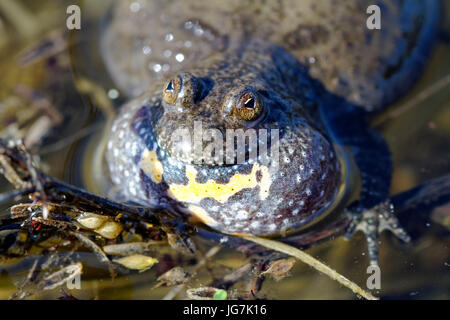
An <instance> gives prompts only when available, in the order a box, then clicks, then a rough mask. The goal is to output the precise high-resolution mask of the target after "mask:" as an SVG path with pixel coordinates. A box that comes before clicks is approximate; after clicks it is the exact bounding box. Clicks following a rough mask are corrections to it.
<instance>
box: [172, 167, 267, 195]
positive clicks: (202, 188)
mask: <svg viewBox="0 0 450 320" xmlns="http://www.w3.org/2000/svg"><path fill="white" fill-rule="evenodd" d="M260 169H261V170H260ZM258 170H260V173H261V180H260V182H258V181H257V179H256V174H257V172H258ZM186 176H187V178H188V180H189V182H188V184H187V185H179V184H172V185H171V186H170V187H169V195H170V196H171V197H172V198H174V199H176V200H178V201H183V202H189V203H199V202H200V201H201V200H202V199H205V198H213V199H215V200H217V201H219V202H221V203H225V202H227V201H228V199H229V198H230V197H231V196H233V195H235V194H236V193H238V192H239V191H241V190H242V189H246V188H249V189H253V188H255V187H256V186H259V187H260V192H259V195H260V198H261V199H262V200H264V199H266V198H267V196H268V195H269V188H270V185H271V183H272V180H271V178H270V173H269V169H268V168H267V167H265V166H261V167H260V166H259V164H255V165H253V168H252V171H251V172H250V173H249V174H240V173H236V174H235V175H233V176H232V177H231V178H230V181H229V182H228V183H226V184H221V183H217V182H215V181H214V180H211V179H210V180H208V181H207V182H206V183H198V182H196V181H195V179H196V177H197V170H196V169H195V168H194V167H192V166H186Z"/></svg>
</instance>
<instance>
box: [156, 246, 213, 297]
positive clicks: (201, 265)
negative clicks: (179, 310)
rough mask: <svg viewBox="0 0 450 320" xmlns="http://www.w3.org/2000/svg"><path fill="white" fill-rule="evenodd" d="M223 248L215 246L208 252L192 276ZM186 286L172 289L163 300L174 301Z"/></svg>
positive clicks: (194, 269) (193, 269) (196, 266)
mask: <svg viewBox="0 0 450 320" xmlns="http://www.w3.org/2000/svg"><path fill="white" fill-rule="evenodd" d="M221 248H222V246H214V247H212V248H211V249H209V250H208V252H207V253H206V254H205V256H204V257H203V259H201V260H200V261H199V262H198V263H197V264H196V265H195V266H194V268H192V272H191V274H194V273H195V272H197V271H198V270H199V269H200V268H201V267H203V266H204V265H205V263H206V261H207V260H208V259H210V258H211V257H213V256H214V255H216V254H217V253H218V252H219V251H220V249H221ZM185 286H186V285H185V284H180V285H178V286H176V287H174V288H172V290H170V291H169V293H167V294H166V295H165V296H164V298H163V299H162V300H172V299H174V298H175V297H176V296H177V294H178V293H179V292H180V291H181V290H183V289H184V287H185Z"/></svg>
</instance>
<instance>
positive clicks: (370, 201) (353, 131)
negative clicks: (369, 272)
mask: <svg viewBox="0 0 450 320" xmlns="http://www.w3.org/2000/svg"><path fill="white" fill-rule="evenodd" d="M334 106H335V107H336V104H334ZM339 108H340V109H341V110H340V111H341V112H337V111H336V110H333V111H332V112H331V110H328V111H327V112H328V115H327V118H328V121H329V123H330V125H331V126H332V128H333V131H334V133H335V134H336V135H337V136H338V140H339V141H340V143H342V144H343V145H346V146H348V147H350V148H351V150H352V154H353V157H354V160H355V162H356V164H357V166H358V168H359V172H360V175H361V193H360V196H359V199H358V200H357V201H356V202H355V203H353V204H352V205H350V206H349V207H348V208H347V209H346V214H347V215H348V216H349V218H350V220H351V222H350V224H349V226H348V228H347V230H346V238H350V237H351V236H352V235H353V234H354V233H355V232H356V231H362V232H364V234H365V236H366V240H367V246H368V252H369V259H370V264H374V265H377V264H378V246H379V240H378V238H379V234H380V232H382V231H384V230H390V231H391V232H392V233H393V234H394V235H395V236H397V237H398V238H400V239H402V240H403V241H405V242H408V241H409V240H410V237H409V236H408V234H407V233H406V232H405V231H404V230H403V229H402V227H401V226H400V224H399V222H398V219H397V217H396V216H395V214H394V208H393V205H392V203H391V202H390V200H389V187H390V182H391V173H392V161H391V154H390V151H389V148H388V146H387V144H386V142H385V141H384V139H383V138H382V137H381V136H380V135H379V134H378V133H377V132H375V131H374V130H373V129H372V128H370V127H369V125H368V123H367V121H366V120H365V118H366V116H367V114H366V113H365V112H364V111H362V110H361V109H360V108H355V107H354V106H352V105H351V104H348V103H345V102H343V103H342V104H340V105H339ZM330 112H331V113H332V114H334V115H335V116H331V117H330V116H329V115H330Z"/></svg>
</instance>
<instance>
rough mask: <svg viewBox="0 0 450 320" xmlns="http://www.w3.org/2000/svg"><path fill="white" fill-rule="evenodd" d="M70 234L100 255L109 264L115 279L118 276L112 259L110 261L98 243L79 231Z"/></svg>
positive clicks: (101, 259) (110, 271)
mask: <svg viewBox="0 0 450 320" xmlns="http://www.w3.org/2000/svg"><path fill="white" fill-rule="evenodd" d="M70 234H71V235H72V236H74V237H76V238H77V239H78V240H80V241H81V242H82V243H83V244H84V245H85V246H87V247H89V248H90V249H91V250H92V251H93V252H94V253H95V255H96V256H97V257H98V259H99V260H100V261H102V262H104V263H105V264H106V265H107V266H108V269H109V273H110V274H111V278H112V279H113V280H114V278H115V277H116V272H115V271H114V266H113V265H112V263H111V261H109V259H108V257H107V256H106V254H105V253H104V252H103V250H102V249H101V248H100V247H99V246H98V245H96V244H95V242H93V241H91V240H90V239H89V238H88V237H85V236H84V235H82V234H81V233H79V232H71V233H70Z"/></svg>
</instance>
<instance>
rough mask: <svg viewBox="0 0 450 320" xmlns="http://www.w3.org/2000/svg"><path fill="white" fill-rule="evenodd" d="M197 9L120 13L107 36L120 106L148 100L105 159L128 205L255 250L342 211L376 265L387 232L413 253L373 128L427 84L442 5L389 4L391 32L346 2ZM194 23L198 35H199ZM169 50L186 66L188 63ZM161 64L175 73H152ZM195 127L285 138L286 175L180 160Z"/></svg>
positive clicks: (194, 158) (250, 161) (252, 165)
mask: <svg viewBox="0 0 450 320" xmlns="http://www.w3.org/2000/svg"><path fill="white" fill-rule="evenodd" d="M190 1H191V2H192V3H191V4H190V5H185V6H183V8H184V9H183V10H180V9H179V7H178V5H179V4H177V3H176V2H163V3H159V2H158V4H157V5H156V2H155V1H154V0H147V1H146V4H147V5H145V6H141V8H140V10H139V11H138V12H132V13H130V10H129V5H130V1H119V2H117V3H116V5H115V7H114V10H113V13H112V19H111V21H110V23H109V25H108V26H107V27H106V29H105V31H104V34H103V36H102V39H101V41H102V46H101V47H102V50H103V56H104V58H105V62H106V65H107V67H108V70H109V71H110V73H111V76H112V78H113V79H114V80H115V81H116V83H117V85H118V87H120V88H121V89H122V91H123V92H124V93H127V94H129V95H130V96H131V97H136V96H139V95H140V96H139V97H138V98H135V99H132V100H131V101H130V102H129V103H128V104H127V105H125V106H124V107H123V108H122V109H121V112H120V114H119V115H118V117H117V118H116V120H115V122H114V125H113V126H112V129H111V133H110V137H109V142H108V147H107V150H106V162H107V165H108V169H109V173H110V177H111V181H112V183H113V184H114V185H115V186H116V187H117V188H116V189H118V190H119V192H120V194H121V196H122V197H125V198H126V199H128V200H130V201H133V202H137V203H139V204H141V205H145V206H149V207H161V206H165V207H167V209H168V210H171V211H173V212H175V213H178V214H183V215H186V216H187V217H193V218H195V219H197V220H198V221H200V222H203V223H204V224H206V225H208V226H209V227H211V228H213V229H215V230H217V231H219V232H223V233H227V234H253V235H258V236H279V235H281V234H283V235H284V234H287V233H291V232H294V231H297V230H299V229H303V228H306V227H310V226H311V225H312V224H313V223H316V222H317V221H319V220H321V219H322V218H323V217H325V216H328V215H329V213H331V212H334V211H337V210H338V208H339V209H341V208H343V207H346V210H345V212H346V214H347V215H348V217H349V219H350V220H351V222H350V224H349V227H348V230H347V235H348V236H350V235H351V234H353V232H355V230H361V231H363V232H364V233H365V234H366V237H367V243H368V248H369V255H370V261H371V263H373V264H376V263H377V255H378V234H379V232H381V231H383V230H390V231H392V232H393V233H394V234H395V235H396V236H398V237H400V238H401V239H403V240H405V241H408V239H409V237H408V236H407V234H406V233H405V231H404V230H403V229H402V228H401V227H400V226H399V224H398V221H397V219H396V217H395V215H394V213H393V209H392V206H391V204H390V202H389V186H390V179H391V166H392V165H391V157H390V153H389V149H388V146H387V145H386V143H385V142H384V140H383V139H382V138H381V136H380V135H379V134H378V133H377V132H375V131H374V130H373V129H372V128H371V127H370V126H369V124H368V122H367V121H368V119H370V118H371V117H372V115H373V114H375V112H376V111H380V110H382V109H383V108H385V107H386V106H387V105H388V104H390V103H391V102H393V101H394V100H395V99H396V98H398V97H399V96H400V95H401V94H403V93H404V92H406V90H407V89H408V88H409V87H410V86H411V85H412V84H413V83H414V80H415V79H417V77H418V75H419V71H420V70H421V69H422V66H423V64H424V63H423V62H424V61H425V58H426V56H427V55H428V53H429V51H430V48H431V44H432V41H431V40H432V39H433V35H434V34H435V33H436V32H435V31H436V28H437V21H438V19H437V17H438V1H434V0H429V1H416V0H412V1H408V2H399V1H394V0H384V1H382V3H383V6H382V8H383V10H384V12H383V15H385V16H388V17H390V18H389V19H386V21H385V22H384V25H383V30H382V32H373V31H370V30H368V29H367V28H365V27H364V26H365V22H366V19H367V16H366V13H365V10H358V8H367V7H368V6H369V5H370V4H371V3H370V2H371V1H370V0H347V3H348V4H349V6H348V8H350V9H348V10H339V8H337V6H341V3H340V2H339V3H337V2H332V1H319V2H317V1H315V0H304V1H293V0H282V1H267V2H266V3H265V5H267V6H272V7H274V8H275V7H276V8H278V9H277V10H255V8H254V7H253V5H254V4H253V2H244V3H243V2H242V1H237V2H230V4H229V5H227V6H226V7H221V8H220V10H218V8H217V4H215V2H209V1H204V2H203V3H202V4H201V5H198V1H197V0H195V1H194V0H190ZM188 2H189V1H188ZM194 2H195V5H194ZM281 4H282V5H281ZM195 8H197V9H195ZM198 8H202V9H201V10H198ZM249 12H250V13H251V14H248V13H249ZM162 14H164V16H165V17H167V20H165V22H164V23H162V22H161V19H160V17H161V15H162ZM230 17H233V20H231V18H230ZM186 21H201V23H200V22H199V24H200V26H201V28H202V31H203V32H202V33H201V34H200V33H196V32H195V30H194V29H195V28H188V27H185V26H187V24H186ZM342 21H346V22H348V23H342ZM338 22H339V23H338ZM124 23H126V24H129V27H127V28H124V27H123V26H124ZM130 26H134V27H135V28H131V27H130ZM132 30H134V31H132ZM138 30H139V32H138ZM196 30H197V29H196ZM165 34H170V35H171V36H170V37H169V38H168V37H161V35H165ZM142 39H145V41H143V40H142ZM130 43H133V44H136V43H142V46H146V45H148V46H150V47H152V48H154V50H152V52H151V54H148V53H149V50H143V48H142V47H139V45H129V44H130ZM188 44H189V45H188ZM180 46H182V48H181V47H180ZM157 49H158V50H157ZM167 50H169V51H170V52H171V53H175V52H182V55H183V59H182V62H180V61H173V59H172V58H171V57H170V55H164V54H163V52H168V51H167ZM145 52H147V54H146V53H145ZM158 52H161V53H158ZM174 55H175V54H174ZM170 59H172V60H170ZM137 62H139V63H137ZM155 63H157V64H158V65H159V66H161V65H166V66H167V67H166V68H151V69H148V68H147V66H152V65H154V64H155ZM398 66H400V67H398ZM177 74H178V75H177ZM166 78H169V79H171V80H169V81H168V82H163V81H164V79H166ZM164 83H166V84H164ZM141 94H142V95H141ZM198 122H200V123H201V124H202V126H203V127H204V128H205V129H215V131H216V132H220V133H221V134H222V136H225V135H226V132H227V129H233V130H235V131H236V132H237V131H239V130H246V129H255V130H259V129H265V130H266V131H267V132H271V130H272V129H277V130H279V137H278V141H277V143H276V144H277V147H278V150H279V160H280V161H279V164H278V165H277V166H274V165H272V164H273V163H272V162H273V161H274V160H273V159H269V161H268V162H267V163H265V162H263V161H261V159H260V157H259V155H258V156H256V157H248V158H246V159H245V161H243V162H240V163H235V164H233V165H229V164H220V165H219V164H217V163H215V164H209V163H206V161H202V160H204V159H203V154H202V153H200V154H198V153H195V152H192V149H191V148H185V149H182V150H181V152H178V151H179V150H178V149H179V148H177V141H176V140H175V138H174V135H173V133H174V132H175V131H176V130H177V129H179V128H188V129H192V128H194V124H195V123H198ZM233 139H234V138H233ZM250 149H251V147H250V145H249V144H248V143H246V150H247V151H250ZM355 199H356V200H355Z"/></svg>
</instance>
